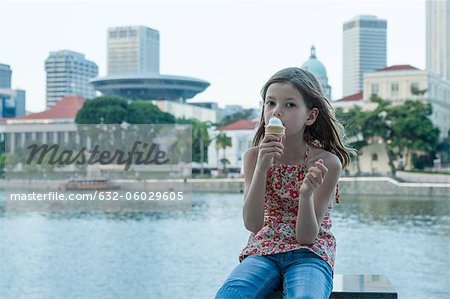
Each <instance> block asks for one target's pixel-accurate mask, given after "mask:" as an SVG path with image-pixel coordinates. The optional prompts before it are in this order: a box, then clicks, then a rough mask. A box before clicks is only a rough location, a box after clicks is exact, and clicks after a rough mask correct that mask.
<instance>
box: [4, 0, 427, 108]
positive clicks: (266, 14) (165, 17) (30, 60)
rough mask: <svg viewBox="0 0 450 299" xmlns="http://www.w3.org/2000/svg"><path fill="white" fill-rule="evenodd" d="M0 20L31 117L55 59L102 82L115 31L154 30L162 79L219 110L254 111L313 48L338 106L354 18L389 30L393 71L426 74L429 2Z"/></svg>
mask: <svg viewBox="0 0 450 299" xmlns="http://www.w3.org/2000/svg"><path fill="white" fill-rule="evenodd" d="M325 4H326V9H323V7H324V5H325ZM105 5H107V7H105ZM256 7H257V9H255V8H256ZM0 10H1V11H2V19H1V20H0V41H1V42H0V63H4V64H8V65H10V66H11V69H12V71H13V73H12V88H21V89H25V90H26V91H27V110H29V111H34V112H35V111H42V110H43V109H44V108H45V70H44V61H45V58H46V57H47V56H48V55H49V53H50V52H51V51H58V50H63V49H67V50H72V51H77V52H80V53H83V54H84V55H86V57H88V58H89V59H90V60H92V61H94V62H95V63H96V64H97V65H98V66H99V76H104V75H106V65H107V61H106V60H107V53H106V38H107V28H108V27H115V26H132V25H142V26H146V27H150V28H152V29H155V30H158V31H159V32H160V55H161V61H160V72H161V74H174V75H180V76H188V77H195V78H201V79H204V80H207V81H209V82H210V83H211V86H210V87H209V88H208V89H206V91H204V92H203V93H200V94H199V95H197V96H196V97H194V100H196V101H215V102H218V103H219V105H220V106H224V105H229V104H241V105H243V106H244V107H257V106H258V102H259V100H260V95H259V91H260V88H261V87H262V85H263V84H264V82H265V81H266V80H267V79H268V78H269V77H270V76H271V75H272V74H273V73H274V72H275V71H277V70H279V69H280V68H283V67H287V66H299V67H300V66H301V65H302V64H303V63H304V62H305V61H306V60H308V58H309V56H310V49H311V45H313V44H314V45H315V47H316V51H317V56H318V58H319V60H320V61H321V62H323V64H324V65H325V67H326V69H327V73H328V78H329V84H330V85H331V87H332V89H333V95H332V96H333V99H339V98H340V97H341V96H342V25H343V23H344V22H346V21H348V20H349V19H352V18H353V17H355V16H357V15H375V16H377V17H378V18H381V19H385V20H387V27H388V29H387V36H388V38H387V65H388V66H390V65H393V64H411V65H413V66H415V67H418V68H420V69H424V68H425V1H424V0H421V1H419V0H417V1H396V2H387V1H361V2H355V1H316V2H312V1H285V2H274V1H271V2H267V1H266V2H260V1H239V2H223V1H210V2H205V1H178V2H174V1H166V2H157V1H147V2H143V1H138V2H126V3H125V2H108V1H97V2H89V3H88V2H84V1H78V2H67V1H66V2H64V1H62V2H55V1H52V2H41V1H34V2H21V1H15V2H12V1H11V2H7V1H0ZM67 12H69V13H67ZM3 16H5V17H3ZM19 16H20V18H19ZM24 20H27V22H24ZM230 20H231V21H230ZM28 24H33V25H32V26H29V25H28ZM405 30H408V31H405ZM28 35H30V36H32V35H36V36H37V40H36V41H35V43H33V44H31V43H30V42H29V41H27V39H26V38H25V37H27V36H28ZM30 45H32V46H30Z"/></svg>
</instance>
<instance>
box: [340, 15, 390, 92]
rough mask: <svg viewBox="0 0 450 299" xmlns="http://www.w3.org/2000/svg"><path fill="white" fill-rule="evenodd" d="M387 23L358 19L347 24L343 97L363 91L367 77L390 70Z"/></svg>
mask: <svg viewBox="0 0 450 299" xmlns="http://www.w3.org/2000/svg"><path fill="white" fill-rule="evenodd" d="M386 30H387V23H386V20H381V19H378V18H377V17H375V16H358V17H355V18H354V19H353V20H351V21H349V22H346V23H344V25H343V37H344V41H343V96H344V97H345V96H348V95H352V94H355V93H358V92H360V91H361V90H363V75H364V74H365V73H368V72H372V71H374V70H376V69H380V68H384V67H386V63H387V61H386Z"/></svg>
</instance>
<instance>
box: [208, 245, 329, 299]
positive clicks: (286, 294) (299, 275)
mask: <svg viewBox="0 0 450 299" xmlns="http://www.w3.org/2000/svg"><path fill="white" fill-rule="evenodd" d="M332 276H333V273H332V269H331V267H330V265H328V263H327V262H325V261H324V260H322V259H321V258H320V257H319V256H317V255H316V254H315V253H313V252H312V251H310V250H308V249H303V248H302V249H297V250H293V251H289V252H285V253H278V254H273V255H264V256H263V255H250V256H248V257H246V258H245V259H244V260H243V261H242V263H240V264H239V265H238V266H237V267H236V268H235V269H234V270H233V272H231V274H230V276H229V277H228V278H227V279H226V280H225V282H224V284H223V285H222V287H221V288H220V289H219V291H218V292H217V294H216V297H215V298H216V299H222V298H227V299H231V298H233V299H234V298H265V297H266V296H267V295H268V294H270V293H271V292H273V291H275V290H277V289H280V288H281V287H282V289H283V298H289V299H292V298H302V299H306V298H313V299H321V298H324V299H328V298H329V297H330V295H331V291H332V290H333V277H332Z"/></svg>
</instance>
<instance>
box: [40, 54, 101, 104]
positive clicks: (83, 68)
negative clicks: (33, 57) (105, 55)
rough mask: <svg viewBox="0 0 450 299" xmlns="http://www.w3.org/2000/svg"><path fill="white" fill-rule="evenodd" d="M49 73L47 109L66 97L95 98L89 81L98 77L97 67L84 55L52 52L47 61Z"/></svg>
mask: <svg viewBox="0 0 450 299" xmlns="http://www.w3.org/2000/svg"><path fill="white" fill-rule="evenodd" d="M45 71H46V73H47V108H49V107H53V106H54V105H55V104H56V102H57V101H59V100H60V99H61V98H62V97H64V96H66V95H77V96H82V97H84V98H93V97H95V89H94V87H93V86H92V85H90V84H89V80H90V79H93V78H95V77H97V76H98V67H97V65H96V64H95V63H94V62H92V61H89V60H86V59H85V58H84V54H81V53H77V52H74V51H69V50H61V51H56V52H50V56H49V57H48V58H47V59H46V60H45Z"/></svg>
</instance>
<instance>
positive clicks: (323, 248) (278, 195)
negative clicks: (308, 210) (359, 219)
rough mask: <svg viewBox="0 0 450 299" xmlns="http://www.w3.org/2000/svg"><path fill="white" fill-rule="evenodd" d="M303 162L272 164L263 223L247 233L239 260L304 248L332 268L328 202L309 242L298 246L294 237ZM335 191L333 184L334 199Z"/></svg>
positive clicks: (302, 176) (331, 237)
mask: <svg viewBox="0 0 450 299" xmlns="http://www.w3.org/2000/svg"><path fill="white" fill-rule="evenodd" d="M307 158H308V146H307V147H306V153H305V164H304V165H288V164H276V163H275V164H273V165H272V166H271V167H270V168H269V170H268V173H267V181H266V196H265V201H264V224H263V227H262V228H261V229H260V230H259V231H258V232H257V233H256V234H255V233H251V234H250V237H249V239H248V243H247V246H245V248H244V249H243V250H242V252H241V254H240V256H239V260H240V261H241V262H242V261H243V260H244V258H246V257H247V256H249V255H252V254H258V255H269V254H276V253H282V252H288V251H291V250H295V249H300V248H307V249H309V250H311V251H312V252H314V253H315V254H317V255H318V256H319V257H321V258H322V259H323V260H325V261H326V262H327V263H328V264H329V265H330V266H331V268H332V269H334V257H335V254H336V240H335V238H334V236H333V234H332V233H331V231H330V229H331V216H330V213H331V209H332V204H330V205H329V206H328V207H327V209H326V211H325V215H324V218H323V221H322V223H321V224H320V228H319V233H318V235H317V238H316V239H315V241H314V243H313V244H310V245H300V244H298V243H297V240H296V238H295V226H296V222H297V213H298V202H299V190H300V186H301V184H302V181H303V178H304V176H305V174H306V172H307V170H306V166H305V165H306V162H307ZM338 199H339V194H338V189H337V187H336V201H337V202H338Z"/></svg>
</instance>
